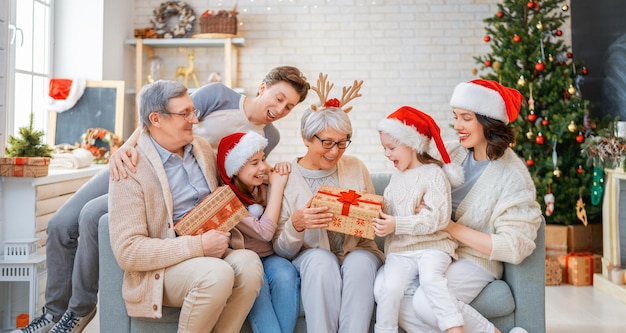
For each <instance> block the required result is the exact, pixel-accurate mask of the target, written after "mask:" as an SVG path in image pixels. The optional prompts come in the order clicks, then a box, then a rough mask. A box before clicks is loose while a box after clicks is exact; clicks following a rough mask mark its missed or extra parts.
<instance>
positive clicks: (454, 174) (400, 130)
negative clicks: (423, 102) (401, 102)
mask: <svg viewBox="0 0 626 333" xmlns="http://www.w3.org/2000/svg"><path fill="white" fill-rule="evenodd" d="M378 131H380V132H383V133H386V134H387V135H389V136H390V137H392V138H393V139H394V140H396V141H397V142H399V143H401V144H403V145H406V146H409V147H411V148H413V149H414V150H415V151H416V152H418V153H420V154H421V153H425V152H426V153H427V152H428V150H429V145H430V141H431V139H432V140H434V141H435V145H436V146H437V150H438V151H439V155H440V156H441V160H442V161H443V163H444V167H443V170H444V172H445V173H446V175H447V176H448V180H449V181H450V185H452V186H459V185H461V184H462V183H463V181H464V175H463V169H462V168H461V166H460V165H457V164H452V163H450V162H451V161H450V156H449V155H448V152H447V151H446V147H445V145H444V144H443V140H442V139H441V130H440V129H439V126H438V125H437V123H436V122H435V120H434V119H433V118H432V117H431V116H429V115H428V114H426V113H424V112H422V111H420V110H417V109H415V108H412V107H410V106H402V107H400V108H399V109H398V110H396V111H395V112H393V113H391V114H390V115H389V116H387V118H385V119H383V120H381V121H380V122H379V123H378Z"/></svg>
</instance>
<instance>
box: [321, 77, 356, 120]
mask: <svg viewBox="0 0 626 333" xmlns="http://www.w3.org/2000/svg"><path fill="white" fill-rule="evenodd" d="M327 79H328V74H323V73H320V75H319V77H318V79H317V86H316V87H312V88H311V90H313V91H315V92H316V93H317V96H318V97H319V99H320V105H319V106H318V105H317V104H315V103H314V104H311V111H318V110H321V109H324V108H331V107H335V108H340V109H342V110H343V111H344V112H345V113H348V112H350V111H351V110H352V106H348V107H346V104H348V103H349V102H350V101H351V100H353V99H355V98H357V97H361V94H360V93H359V91H360V90H361V86H362V85H363V80H361V81H357V80H354V83H353V85H351V86H347V87H345V86H344V87H343V89H342V94H341V100H339V99H337V98H331V99H329V98H328V96H329V94H330V91H331V90H332V89H333V87H334V86H335V85H334V84H333V83H330V82H329V81H327Z"/></svg>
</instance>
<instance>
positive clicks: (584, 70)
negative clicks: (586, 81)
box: [582, 67, 589, 75]
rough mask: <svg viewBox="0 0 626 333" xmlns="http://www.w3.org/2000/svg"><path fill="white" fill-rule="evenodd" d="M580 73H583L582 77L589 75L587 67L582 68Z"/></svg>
mask: <svg viewBox="0 0 626 333" xmlns="http://www.w3.org/2000/svg"><path fill="white" fill-rule="evenodd" d="M582 73H583V75H587V74H589V70H588V69H587V67H583V69H582Z"/></svg>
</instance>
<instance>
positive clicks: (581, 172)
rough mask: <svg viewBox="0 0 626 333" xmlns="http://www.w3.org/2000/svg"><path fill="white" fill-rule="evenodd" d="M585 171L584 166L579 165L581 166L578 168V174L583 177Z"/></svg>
mask: <svg viewBox="0 0 626 333" xmlns="http://www.w3.org/2000/svg"><path fill="white" fill-rule="evenodd" d="M583 171H585V170H584V169H583V166H582V165H579V166H578V169H576V172H578V174H579V175H582V174H583Z"/></svg>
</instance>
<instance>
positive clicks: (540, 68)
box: [535, 60, 546, 72]
mask: <svg viewBox="0 0 626 333" xmlns="http://www.w3.org/2000/svg"><path fill="white" fill-rule="evenodd" d="M545 68H546V66H545V65H544V64H543V62H542V61H541V60H539V62H538V63H536V64H535V70H536V71H537V72H543V70H544V69H545Z"/></svg>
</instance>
